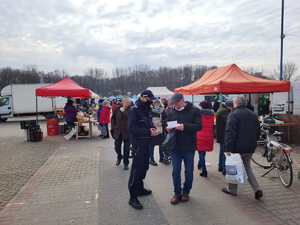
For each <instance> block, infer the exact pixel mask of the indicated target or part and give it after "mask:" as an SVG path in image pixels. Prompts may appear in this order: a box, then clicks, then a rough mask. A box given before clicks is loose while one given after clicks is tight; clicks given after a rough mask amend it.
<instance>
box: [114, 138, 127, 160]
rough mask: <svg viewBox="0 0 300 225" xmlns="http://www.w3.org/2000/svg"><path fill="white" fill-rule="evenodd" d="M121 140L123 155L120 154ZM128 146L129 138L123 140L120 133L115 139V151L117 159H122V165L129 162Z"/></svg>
mask: <svg viewBox="0 0 300 225" xmlns="http://www.w3.org/2000/svg"><path fill="white" fill-rule="evenodd" d="M122 142H123V155H122V151H121V148H122ZM129 146H130V140H129V139H128V140H123V139H122V136H121V135H120V136H119V138H118V139H115V151H116V153H117V155H118V159H119V160H122V159H123V162H124V165H128V164H129V160H128V158H129Z"/></svg>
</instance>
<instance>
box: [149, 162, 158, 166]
mask: <svg viewBox="0 0 300 225" xmlns="http://www.w3.org/2000/svg"><path fill="white" fill-rule="evenodd" d="M149 164H150V165H152V166H157V163H156V162H155V161H150V162H149Z"/></svg>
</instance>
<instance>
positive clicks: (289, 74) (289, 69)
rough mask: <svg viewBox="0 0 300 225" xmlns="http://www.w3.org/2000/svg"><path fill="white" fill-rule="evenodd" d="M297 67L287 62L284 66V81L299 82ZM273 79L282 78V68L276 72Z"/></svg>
mask: <svg viewBox="0 0 300 225" xmlns="http://www.w3.org/2000/svg"><path fill="white" fill-rule="evenodd" d="M297 69H298V68H297V66H296V64H295V63H292V62H286V63H284V64H283V69H282V79H283V80H299V79H300V77H299V76H296V74H295V73H296V71H297ZM272 77H273V79H276V80H277V79H279V77H280V67H279V66H278V68H277V69H275V70H274V74H273V75H272Z"/></svg>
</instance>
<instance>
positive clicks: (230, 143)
mask: <svg viewBox="0 0 300 225" xmlns="http://www.w3.org/2000/svg"><path fill="white" fill-rule="evenodd" d="M259 136H260V126H259V121H258V118H257V115H256V114H255V113H254V112H252V111H250V110H249V109H247V108H246V107H242V106H238V107H237V108H235V109H234V110H233V111H231V113H230V114H229V115H228V117H227V123H226V128H225V149H226V152H232V153H240V154H244V153H253V152H254V151H255V148H256V142H257V140H258V138H259Z"/></svg>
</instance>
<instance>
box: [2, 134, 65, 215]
mask: <svg viewBox="0 0 300 225" xmlns="http://www.w3.org/2000/svg"><path fill="white" fill-rule="evenodd" d="M58 146H59V143H57V142H55V141H49V140H44V141H43V142H37V143H33V142H26V141H25V140H24V137H13V138H3V137H0V210H1V209H2V208H3V207H4V206H5V205H6V204H7V203H8V202H9V200H11V199H12V198H13V197H14V196H15V195H16V194H17V193H18V192H19V190H20V189H21V188H22V187H23V186H24V184H25V183H26V182H27V181H28V180H29V179H30V177H32V176H33V175H34V174H35V172H36V171H37V170H38V169H39V168H40V167H41V166H42V165H43V164H44V162H46V161H47V159H48V158H49V157H50V156H51V155H52V154H53V152H54V151H55V150H56V149H57V148H58Z"/></svg>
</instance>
